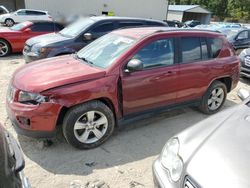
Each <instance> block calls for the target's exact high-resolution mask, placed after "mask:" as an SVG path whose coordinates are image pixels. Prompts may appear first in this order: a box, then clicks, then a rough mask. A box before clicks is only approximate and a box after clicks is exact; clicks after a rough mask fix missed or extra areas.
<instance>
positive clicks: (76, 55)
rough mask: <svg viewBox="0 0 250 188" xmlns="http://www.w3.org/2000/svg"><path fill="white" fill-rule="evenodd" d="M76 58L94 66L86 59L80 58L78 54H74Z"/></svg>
mask: <svg viewBox="0 0 250 188" xmlns="http://www.w3.org/2000/svg"><path fill="white" fill-rule="evenodd" d="M74 57H75V58H76V59H81V60H83V61H84V62H86V63H88V64H91V65H93V64H94V63H93V62H92V61H90V60H88V59H86V58H85V57H79V55H78V54H77V53H75V54H74Z"/></svg>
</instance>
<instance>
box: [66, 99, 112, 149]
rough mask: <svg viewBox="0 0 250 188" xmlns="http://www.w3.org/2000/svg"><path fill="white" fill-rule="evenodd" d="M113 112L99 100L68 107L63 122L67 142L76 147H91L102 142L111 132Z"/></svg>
mask: <svg viewBox="0 0 250 188" xmlns="http://www.w3.org/2000/svg"><path fill="white" fill-rule="evenodd" d="M114 127H115V120H114V115H113V112H112V111H111V110H110V108H109V107H108V106H106V105H105V104H104V103H102V102H100V101H91V102H87V103H84V104H81V105H78V106H76V107H73V108H72V109H70V110H69V111H68V112H67V114H66V116H65V118H64V122H63V134H64V137H65V138H66V140H67V142H68V143H69V144H71V145H72V146H74V147H76V148H78V149H91V148H95V147H97V146H99V145H101V144H102V143H104V142H105V141H106V140H107V139H108V138H109V137H110V136H111V135H112V133H113V131H114Z"/></svg>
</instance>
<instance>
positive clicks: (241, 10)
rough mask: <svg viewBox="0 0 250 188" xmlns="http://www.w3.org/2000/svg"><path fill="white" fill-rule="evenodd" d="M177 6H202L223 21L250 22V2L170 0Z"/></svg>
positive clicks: (244, 0) (241, 0)
mask: <svg viewBox="0 0 250 188" xmlns="http://www.w3.org/2000/svg"><path fill="white" fill-rule="evenodd" d="M169 2H170V4H176V5H201V6H202V7H204V8H206V9H208V10H209V11H211V12H212V13H213V15H214V16H217V17H218V18H220V20H221V21H223V20H224V19H225V18H230V19H231V20H250V0H209V1H208V0H170V1H169Z"/></svg>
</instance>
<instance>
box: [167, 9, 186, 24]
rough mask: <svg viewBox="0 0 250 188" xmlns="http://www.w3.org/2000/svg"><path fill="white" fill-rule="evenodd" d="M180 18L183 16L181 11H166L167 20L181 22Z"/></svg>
mask: <svg viewBox="0 0 250 188" xmlns="http://www.w3.org/2000/svg"><path fill="white" fill-rule="evenodd" d="M182 18H183V12H180V11H170V10H169V11H168V16H167V20H170V21H172V20H178V21H180V22H182Z"/></svg>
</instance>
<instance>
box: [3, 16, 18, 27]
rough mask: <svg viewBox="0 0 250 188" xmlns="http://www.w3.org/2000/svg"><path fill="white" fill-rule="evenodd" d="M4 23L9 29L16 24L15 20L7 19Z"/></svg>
mask: <svg viewBox="0 0 250 188" xmlns="http://www.w3.org/2000/svg"><path fill="white" fill-rule="evenodd" d="M4 23H5V25H6V26H8V27H12V26H13V25H14V24H15V22H14V20H12V19H11V18H7V19H6V20H5V22H4Z"/></svg>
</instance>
